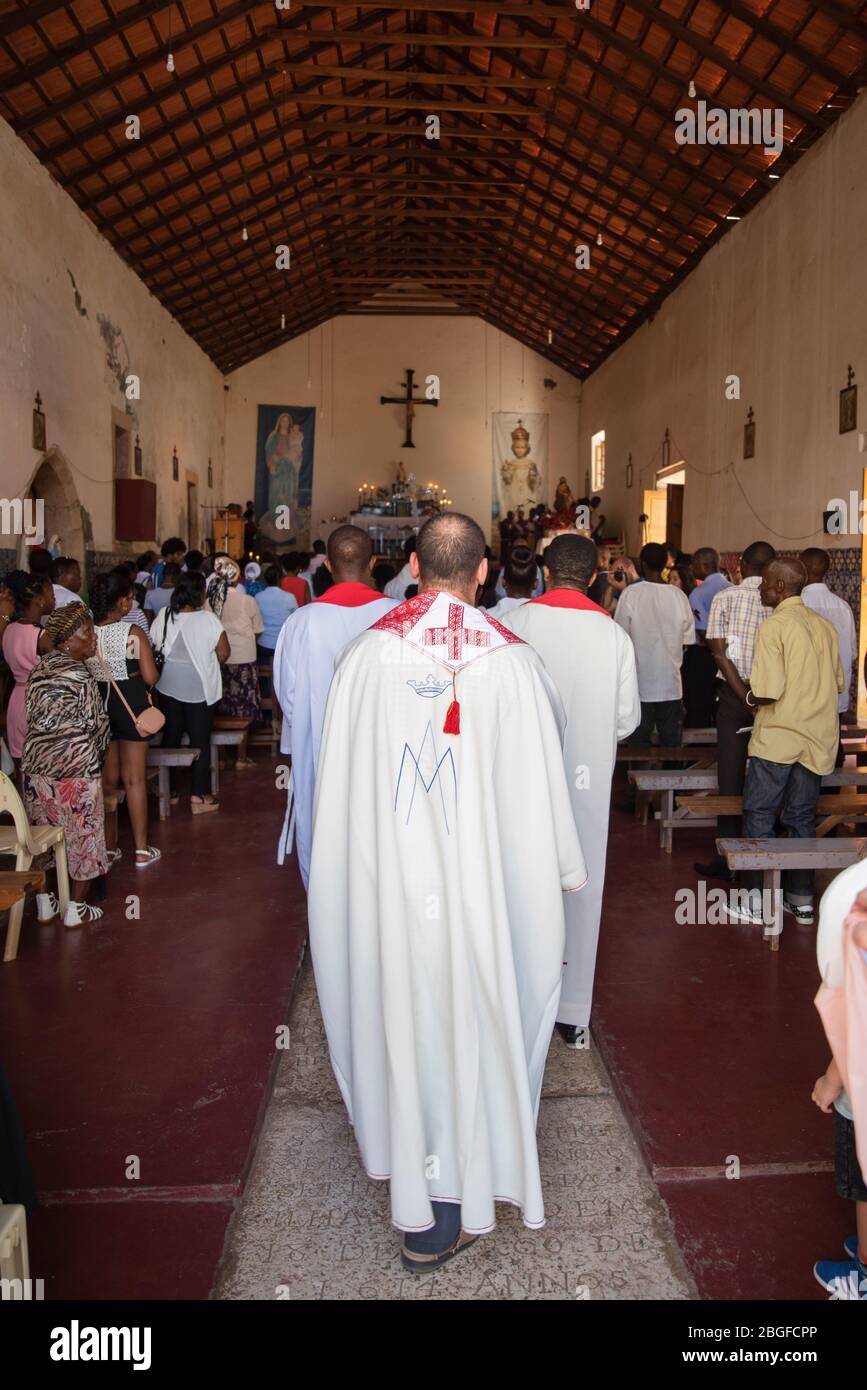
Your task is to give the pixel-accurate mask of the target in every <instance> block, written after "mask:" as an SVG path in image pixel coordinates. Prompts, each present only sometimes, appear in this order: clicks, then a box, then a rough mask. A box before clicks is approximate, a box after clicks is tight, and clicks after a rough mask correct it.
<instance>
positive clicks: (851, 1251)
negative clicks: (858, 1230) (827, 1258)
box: [843, 1235, 858, 1260]
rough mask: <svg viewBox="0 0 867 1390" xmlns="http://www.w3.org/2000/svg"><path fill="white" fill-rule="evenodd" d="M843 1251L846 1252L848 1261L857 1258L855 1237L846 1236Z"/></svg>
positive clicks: (856, 1240)
mask: <svg viewBox="0 0 867 1390" xmlns="http://www.w3.org/2000/svg"><path fill="white" fill-rule="evenodd" d="M843 1249H844V1250H845V1251H846V1254H847V1255H848V1256H849V1259H850V1260H857V1258H858V1237H857V1235H854V1236H847V1238H846V1240H844V1241H843Z"/></svg>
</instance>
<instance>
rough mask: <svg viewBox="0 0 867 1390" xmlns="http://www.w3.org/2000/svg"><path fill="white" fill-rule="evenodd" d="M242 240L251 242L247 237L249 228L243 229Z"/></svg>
mask: <svg viewBox="0 0 867 1390" xmlns="http://www.w3.org/2000/svg"><path fill="white" fill-rule="evenodd" d="M241 240H242V241H249V240H250V238H249V236H248V235H247V228H246V227H242V228H241Z"/></svg>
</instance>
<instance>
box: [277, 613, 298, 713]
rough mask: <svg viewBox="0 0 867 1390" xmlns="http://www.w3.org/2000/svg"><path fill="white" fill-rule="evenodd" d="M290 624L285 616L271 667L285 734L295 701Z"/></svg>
mask: <svg viewBox="0 0 867 1390" xmlns="http://www.w3.org/2000/svg"><path fill="white" fill-rule="evenodd" d="M290 626H291V624H290V623H289V619H288V618H287V620H286V622H285V623H284V624H283V626H282V627H281V629H280V635H279V637H278V638H277V645H276V647H275V648H274V665H273V668H272V676H273V681H274V694H275V695H276V696H277V703H278V704H279V706H280V709H281V711H282V714H283V725H284V731H285V733H286V735H287V736H288V735H289V734H290V733H291V732H292V713H293V709H294V703H295V665H294V654H293V648H292V642H291V640H290V637H289V629H290Z"/></svg>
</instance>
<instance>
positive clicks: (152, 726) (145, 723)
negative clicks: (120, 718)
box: [97, 652, 166, 738]
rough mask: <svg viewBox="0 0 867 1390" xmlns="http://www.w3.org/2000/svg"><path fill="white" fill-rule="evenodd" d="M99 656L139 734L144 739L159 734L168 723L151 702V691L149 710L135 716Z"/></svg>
mask: <svg viewBox="0 0 867 1390" xmlns="http://www.w3.org/2000/svg"><path fill="white" fill-rule="evenodd" d="M97 656H98V657H99V661H100V665H101V666H102V669H103V671H104V672H105V674H106V676H107V677H108V679H109V681H110V683H111V684H112V685H113V686H114V689H115V691H116V692H117V697H118V699H119V700H120V702H121V704H122V705H123V707H124V709H125V710H126V712H127V714H128V715H129V717H130V719H131V720H132V722H133V724H135V727H136V730H137V732H138V733H140V734H141V736H142V738H151V737H152V735H153V734H158V733H159V731H160V729H161V728H162V727H163V725H164V724H165V722H166V717H165V715H164V714H163V712H162V710H159V709H157V708H156V706H155V705H154V703H153V701H152V700H151V696H150V691H148V707H147V709H143V710H142V712H141V714H133V712H132V710H131V709H130V707H129V704H128V703H127V701H126V700H125V699H124V697H123V695H122V694H121V691H120V690H119V688H118V684H117V681H115V680H114V679H113V677H112V674H111V672H110V671H109V669H108V667H107V666H106V664H105V662H104V660H103V658H102V653H101V652H97Z"/></svg>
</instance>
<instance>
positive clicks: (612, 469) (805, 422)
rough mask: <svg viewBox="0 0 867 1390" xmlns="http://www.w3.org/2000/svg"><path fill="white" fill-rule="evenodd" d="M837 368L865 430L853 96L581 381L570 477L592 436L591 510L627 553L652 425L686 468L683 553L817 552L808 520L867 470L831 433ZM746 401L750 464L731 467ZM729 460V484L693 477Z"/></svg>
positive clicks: (862, 271)
mask: <svg viewBox="0 0 867 1390" xmlns="http://www.w3.org/2000/svg"><path fill="white" fill-rule="evenodd" d="M850 362H851V363H852V365H853V367H854V368H855V372H856V380H857V382H858V383H859V395H860V397H861V399H860V402H859V407H860V408H859V424H860V429H861V431H867V94H865V95H862V96H861V97H860V99H859V100H858V101H857V102H856V103H855V105H854V106H853V108H852V109H851V110H850V111H849V112H848V113H847V114H846V115H844V116H843V117H842V118H841V119H840V120H839V121H838V122H837V123H836V124H835V125H834V127H833V128H832V130H831V131H830V132H829V133H828V135H826V136H825V137H824V139H823V140H822V141H821V142H819V144H818V145H816V146H815V147H814V148H813V149H812V150H811V151H810V152H809V153H808V154H807V155H805V157H804V158H803V159H802V160H801V161H800V163H799V164H798V166H797V167H796V168H795V169H794V170H792V171H791V172H790V173H788V174H786V175H785V177H784V178H782V179H781V180H780V182H779V183H778V184H777V185H776V187H775V188H774V190H773V192H772V193H771V194H770V195H769V196H768V197H766V198H765V199H764V201H763V202H762V203H761V204H760V206H759V207H758V208H757V209H756V210H755V211H754V212H752V213H750V214H749V216H747V217H745V218H744V219H743V220H742V221H741V222H740V223H738V224H736V225H734V226H733V228H732V230H731V232H729V234H728V235H727V236H726V237H725V238H724V240H723V241H722V242H721V243H720V244H719V245H718V246H716V247H715V248H714V249H713V250H712V251H710V252H709V253H708V255H707V256H706V257H705V258H704V259H703V260H702V261H701V263H700V264H699V265H698V266H697V268H696V269H695V270H694V271H693V273H692V274H691V275H690V276H689V278H688V279H687V280H686V281H685V282H684V283H683V284H682V285H681V286H680V287H679V288H678V289H677V290H676V291H675V292H674V294H672V295H671V296H670V297H669V298H668V299H667V300H666V301H665V303H664V305H663V306H662V308H661V309H660V310H659V312H658V314H657V315H656V318H655V320H654V321H653V323H650V324H646V325H644V326H643V327H642V328H640V329H639V330H638V331H637V332H636V333H635V335H634V336H633V337H632V338H631V339H629V340H628V341H627V342H626V343H625V344H624V345H623V347H622V348H621V349H620V350H619V351H618V352H617V353H615V354H614V356H613V357H611V358H610V359H609V360H608V361H607V362H606V363H604V364H603V365H602V367H600V368H599V370H598V371H596V372H595V373H594V374H593V375H592V376H591V377H590V378H589V379H588V380H587V381H586V382H585V383H584V386H583V393H582V401H581V444H580V449H581V460H582V467H583V462H584V460H585V459H587V460H589V457H590V437H591V435H592V434H593V433H594V432H595V431H597V430H599V429H604V430H605V432H606V462H607V479H606V488H605V496H604V500H603V510H604V511H605V513H606V514H607V516H608V517H609V519H610V520H611V521H613V522H616V523H619V524H620V525H623V526H625V527H626V531H627V539H628V542H629V546H630V548H634V547H635V545H637V543H638V529H639V528H638V515H639V513H640V511H641V488H642V487H652V486H653V485H654V473H655V470H656V468H658V467H659V466H660V456H659V452H658V451H659V446H660V444H661V441H662V438H663V435H664V433H665V429H666V427H668V428H669V429H670V431H671V435H672V438H673V440H674V444H673V447H672V453H671V461H672V463H674V462H676V461H677V460H678V459H679V458H680V457H684V458H685V459H686V461H687V464H688V467H687V475H686V492H685V497H684V501H685V516H684V534H683V543H684V548H685V549H688V550H692V549H693V548H694V547H696V546H698V545H702V544H713V545H716V546H718V547H719V548H720V549H724V550H728V549H739V548H742V547H743V546H745V545H747V544H749V542H750V541H753V540H756V539H758V538H759V537H767V538H768V539H769V540H771V541H772V543H774V544H775V545H777V546H778V547H779V548H787V547H792V546H798V545H808V544H810V543H811V539H812V543H813V544H816V543H818V544H823V541H822V539H821V536H822V531H821V527H822V511H823V510H825V509H826V508H827V507H828V503H829V501H830V499H831V498H833V497H835V496H843V497H846V496H848V492H849V490H850V488H855V489H856V490H859V489H860V487H861V479H862V468H863V466H864V465H865V464H867V453H860V452H859V439H858V431H855V432H852V433H849V434H845V435H841V434H839V433H838V391H839V389H840V388H841V387H842V386H844V385H845V383H846V368H847V365H848V363H850ZM729 373H737V374H738V375H739V376H740V378H741V399H740V400H739V401H727V400H726V399H725V395H724V382H725V378H726V376H727V375H728V374H729ZM749 406H752V407H753V409H754V410H755V417H756V456H755V458H754V459H751V460H749V461H744V459H743V425H744V422H745V420H746V415H747V410H748V408H749ZM630 451H631V452H632V456H633V461H634V465H635V486H634V488H633V489H632V490H631V491H629V490H627V488H626V486H625V472H626V460H627V455H628V453H629V452H630ZM654 455H655V458H654ZM651 460H653V462H652V463H651ZM732 460H734V461H735V469H734V473H735V477H734V478H733V477H732V475H731V473H729V472H722V473H718V474H717V476H715V477H707V476H703V475H706V474H708V473H714V472H715V470H720V469H725V467H726V465H727V464H728V463H729V462H730V461H732ZM642 468H643V469H644V475H643V477H641V478H640V477H639V473H640V470H641V469H642ZM735 478H736V479H737V481H735ZM739 485H740V486H739ZM741 488H742V489H743V492H742V491H741ZM744 494H745V496H744ZM806 533H811V539H802V538H803V537H804V536H805V534H806ZM796 538H797V539H796ZM833 542H834V538H833V537H827V538H826V540H825V542H824V543H825V544H826V545H827V544H829V543H833ZM836 543H837V544H840V545H852V544H853V543H857V542H856V541H854V540H853V538H851V537H847V536H841V537H839V538H838V539H837V541H836Z"/></svg>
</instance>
